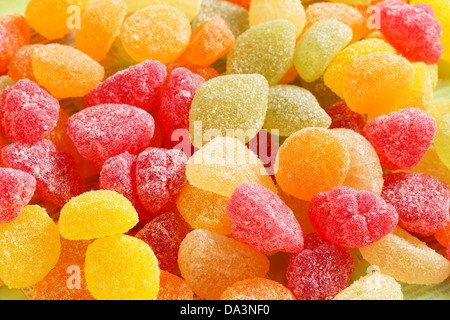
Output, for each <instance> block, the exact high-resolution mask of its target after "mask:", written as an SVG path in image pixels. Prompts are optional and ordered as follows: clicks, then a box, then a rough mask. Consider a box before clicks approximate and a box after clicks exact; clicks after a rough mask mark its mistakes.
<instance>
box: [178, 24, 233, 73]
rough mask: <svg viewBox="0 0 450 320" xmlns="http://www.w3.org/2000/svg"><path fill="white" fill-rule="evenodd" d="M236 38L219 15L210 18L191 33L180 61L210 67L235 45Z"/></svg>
mask: <svg viewBox="0 0 450 320" xmlns="http://www.w3.org/2000/svg"><path fill="white" fill-rule="evenodd" d="M234 41H235V38H234V35H233V32H232V31H231V30H230V27H229V26H228V24H227V23H226V21H225V20H223V19H222V18H221V17H219V16H215V17H212V18H208V19H206V20H205V21H203V23H202V24H201V25H199V26H198V27H197V28H196V29H195V30H194V31H193V32H192V34H191V39H190V41H189V44H188V46H187V48H186V50H185V51H184V53H183V54H182V55H181V57H180V58H179V60H178V61H180V62H186V63H189V64H193V65H198V66H204V67H208V66H210V65H211V64H213V63H214V62H216V61H217V60H219V59H220V58H222V57H223V56H225V55H226V54H227V53H228V52H229V51H230V50H231V48H232V47H233V44H234Z"/></svg>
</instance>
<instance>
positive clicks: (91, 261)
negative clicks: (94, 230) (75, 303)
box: [84, 234, 160, 300]
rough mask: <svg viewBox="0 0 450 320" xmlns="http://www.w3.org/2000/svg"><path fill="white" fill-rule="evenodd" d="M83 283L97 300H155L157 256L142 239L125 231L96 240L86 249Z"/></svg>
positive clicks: (157, 273) (157, 288) (157, 274)
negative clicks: (84, 281)
mask: <svg viewBox="0 0 450 320" xmlns="http://www.w3.org/2000/svg"><path fill="white" fill-rule="evenodd" d="M84 272H85V276H86V283H87V286H88V288H89V291H90V293H91V294H92V296H93V297H94V298H95V299H97V300H154V299H156V297H157V295H158V290H159V273H160V271H159V268H158V260H157V259H156V257H155V254H154V253H153V251H152V249H151V248H150V246H148V245H147V244H146V243H145V242H144V241H142V240H140V239H137V238H135V237H132V236H128V235H121V234H119V235H115V236H111V237H105V238H100V239H97V240H95V241H94V242H93V243H91V244H90V245H89V247H88V249H87V251H86V262H85V269H84Z"/></svg>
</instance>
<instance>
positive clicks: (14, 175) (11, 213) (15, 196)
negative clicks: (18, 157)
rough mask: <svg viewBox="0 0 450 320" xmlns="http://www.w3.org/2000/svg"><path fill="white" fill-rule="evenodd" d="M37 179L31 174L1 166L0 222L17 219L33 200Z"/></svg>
mask: <svg viewBox="0 0 450 320" xmlns="http://www.w3.org/2000/svg"><path fill="white" fill-rule="evenodd" d="M35 190H36V179H34V177H33V176H32V175H31V174H28V173H26V172H23V171H20V170H14V169H10V168H0V223H5V222H10V221H13V220H14V219H16V218H17V217H18V216H19V215H20V213H21V212H22V209H23V207H25V206H26V205H27V204H28V203H29V202H30V200H31V198H32V197H33V195H34V191H35Z"/></svg>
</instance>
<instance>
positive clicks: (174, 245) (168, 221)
mask: <svg viewBox="0 0 450 320" xmlns="http://www.w3.org/2000/svg"><path fill="white" fill-rule="evenodd" d="M190 231H191V228H190V227H189V226H188V225H187V223H186V221H184V220H183V219H182V217H181V216H180V215H179V214H177V213H175V212H170V211H168V212H164V213H161V214H160V215H158V216H156V217H155V218H153V219H152V220H151V221H149V222H148V223H147V224H146V225H145V226H144V227H142V228H141V229H139V231H138V232H137V233H136V235H135V237H136V238H138V239H141V240H142V241H144V242H145V243H147V244H148V245H149V246H150V248H152V250H153V253H154V254H155V256H156V258H157V259H158V264H159V268H160V269H161V270H166V271H168V272H174V271H175V270H176V268H177V267H178V250H179V248H180V244H181V242H182V241H183V239H184V237H186V235H187V234H188V233H189V232H190Z"/></svg>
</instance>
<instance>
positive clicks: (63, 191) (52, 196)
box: [2, 139, 84, 208]
mask: <svg viewBox="0 0 450 320" xmlns="http://www.w3.org/2000/svg"><path fill="white" fill-rule="evenodd" d="M2 159H3V162H4V163H5V165H6V166H7V167H9V168H13V169H16V170H22V171H24V172H27V173H29V174H31V175H32V176H33V177H34V178H35V179H36V194H37V195H38V196H39V197H40V198H41V199H43V200H45V201H47V202H49V203H51V204H53V205H55V206H57V207H59V208H61V207H62V206H63V205H64V204H65V203H66V202H67V201H68V200H69V199H71V198H72V197H74V196H77V195H79V194H80V193H81V192H82V191H83V184H84V183H83V180H82V179H81V176H80V174H79V173H78V172H77V169H76V163H75V160H74V159H73V157H72V156H71V155H70V154H69V153H67V152H65V151H62V150H58V149H57V148H56V147H55V145H54V144H53V143H52V142H51V141H50V140H46V139H43V140H40V141H38V142H35V143H33V144H27V143H23V142H15V143H12V144H10V145H8V146H6V147H4V148H3V149H2Z"/></svg>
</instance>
